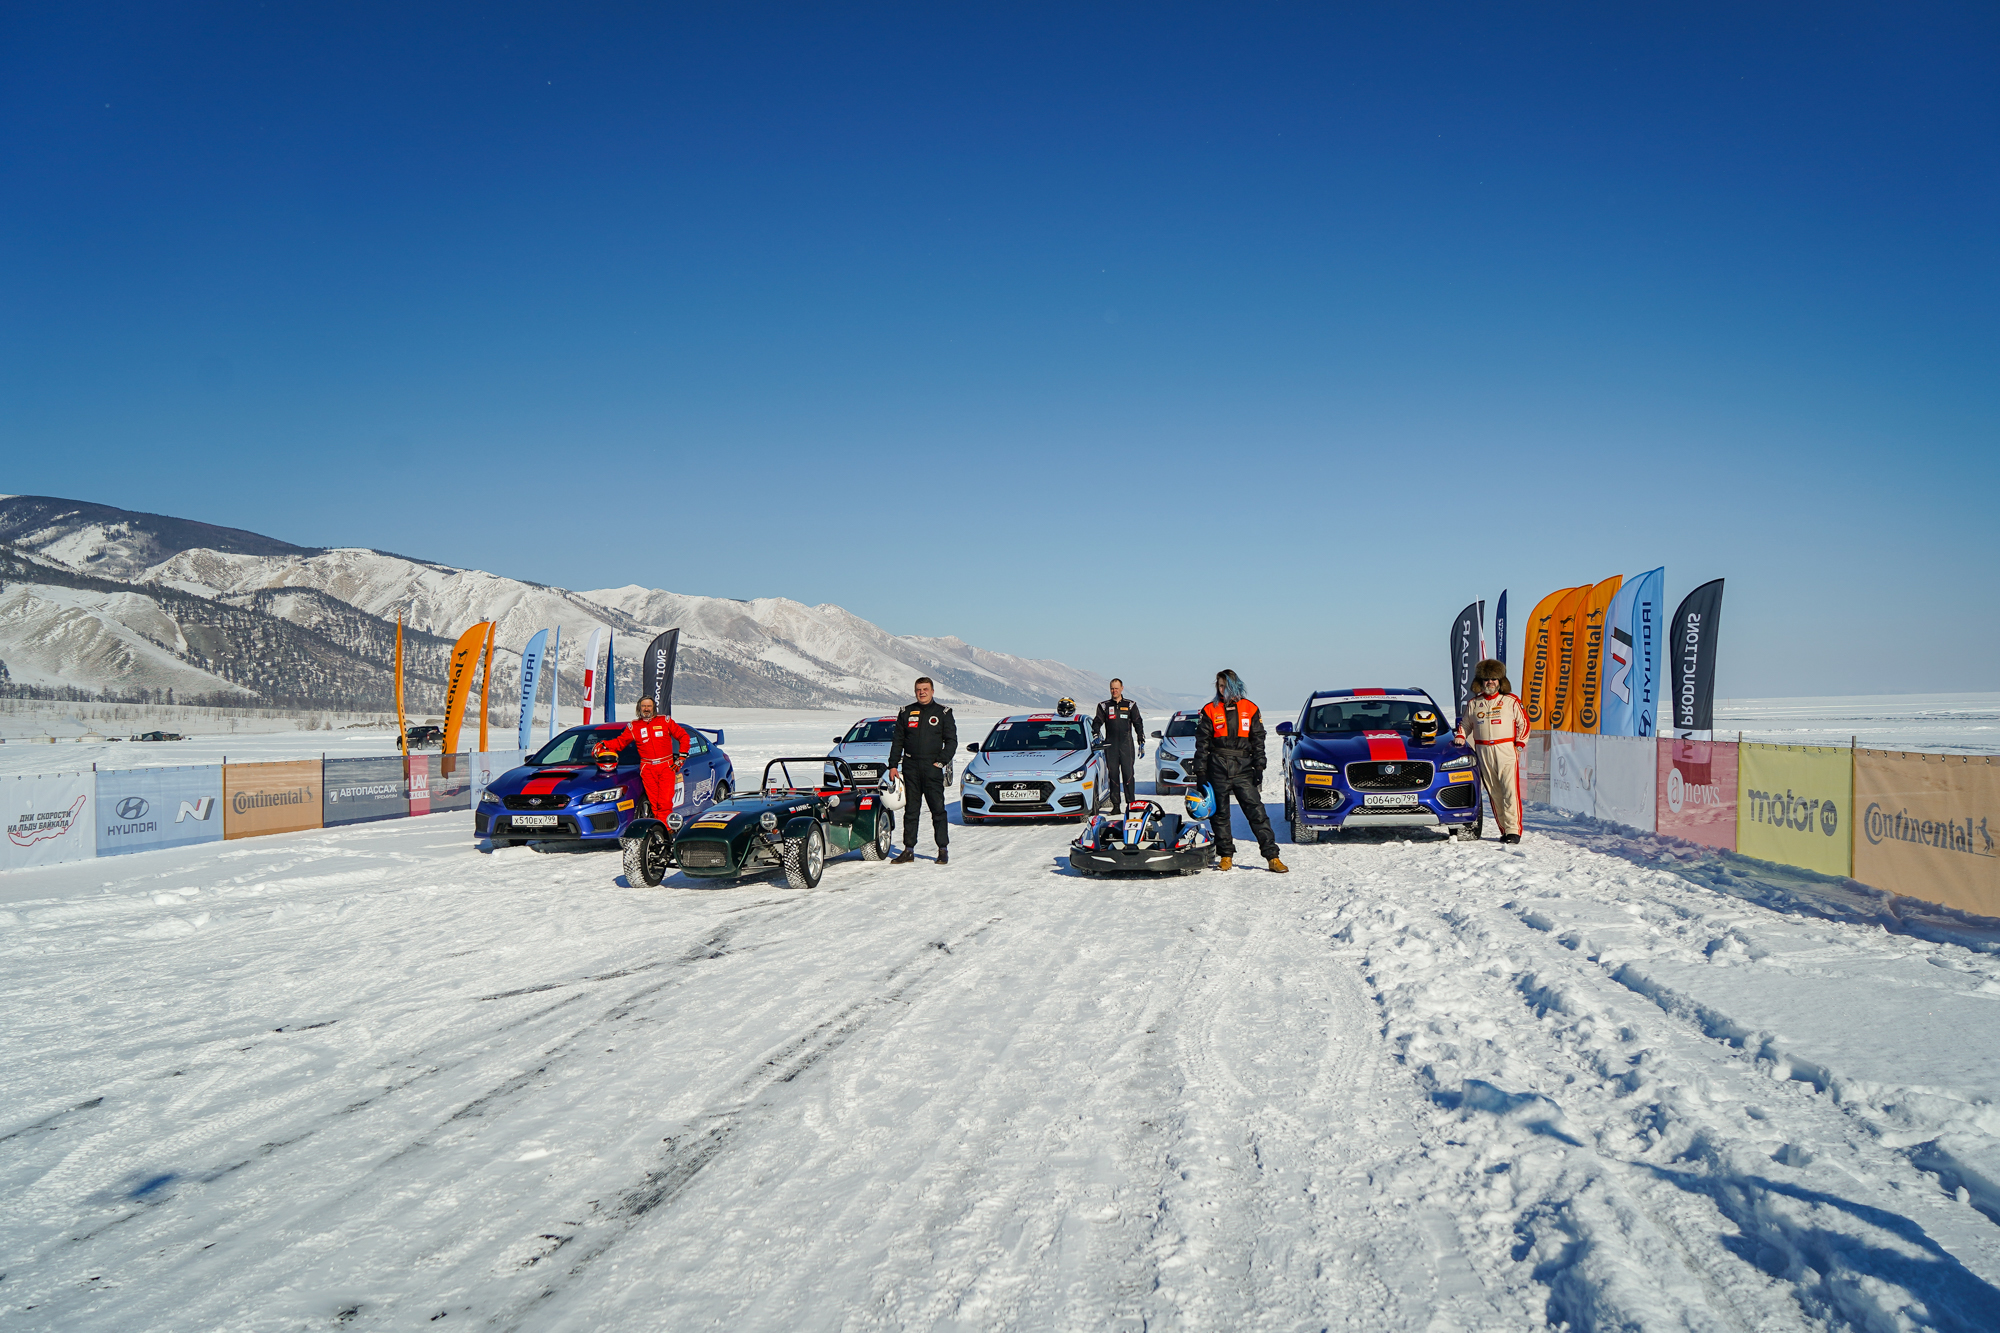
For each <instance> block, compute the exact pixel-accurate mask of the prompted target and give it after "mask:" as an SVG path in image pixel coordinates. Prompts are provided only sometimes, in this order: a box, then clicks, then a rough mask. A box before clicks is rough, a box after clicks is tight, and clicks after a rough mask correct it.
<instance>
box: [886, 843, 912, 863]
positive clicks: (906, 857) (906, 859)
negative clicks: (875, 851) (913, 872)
mask: <svg viewBox="0 0 2000 1333" xmlns="http://www.w3.org/2000/svg"><path fill="white" fill-rule="evenodd" d="M916 859H917V849H916V848H914V847H905V848H904V849H903V854H902V855H901V856H899V857H897V858H896V859H895V860H893V861H891V862H889V864H890V865H892V866H906V865H908V864H909V863H910V862H912V861H914V860H916Z"/></svg>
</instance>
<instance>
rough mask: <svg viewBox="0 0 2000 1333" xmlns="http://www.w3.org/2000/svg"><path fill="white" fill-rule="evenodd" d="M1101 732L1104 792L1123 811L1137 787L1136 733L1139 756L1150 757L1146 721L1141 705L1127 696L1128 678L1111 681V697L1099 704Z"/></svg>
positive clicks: (1099, 733)
mask: <svg viewBox="0 0 2000 1333" xmlns="http://www.w3.org/2000/svg"><path fill="white" fill-rule="evenodd" d="M1097 735H1098V738H1099V739H1100V740H1102V741H1103V742H1104V794H1105V795H1106V796H1108V797H1110V798H1111V800H1112V802H1113V803H1114V804H1115V805H1116V807H1117V808H1118V809H1119V810H1120V811H1123V810H1124V809H1125V807H1126V806H1128V805H1130V804H1132V796H1133V793H1134V791H1135V790H1136V787H1135V784H1134V783H1133V781H1132V742H1133V740H1134V738H1135V737H1136V738H1137V740H1138V746H1139V757H1140V758H1141V759H1143V758H1145V757H1146V721H1145V719H1144V718H1142V717H1140V716H1139V705H1137V704H1135V703H1133V702H1132V701H1131V700H1130V699H1127V698H1126V697H1125V682H1124V681H1122V680H1116V679H1114V680H1113V681H1112V682H1111V697H1110V698H1109V699H1106V700H1105V701H1104V702H1103V703H1100V704H1099V705H1097Z"/></svg>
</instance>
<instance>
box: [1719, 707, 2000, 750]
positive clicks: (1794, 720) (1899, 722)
mask: <svg viewBox="0 0 2000 1333" xmlns="http://www.w3.org/2000/svg"><path fill="white" fill-rule="evenodd" d="M1739 730H1740V731H1742V733H1743V739H1744V740H1746V741H1764V742H1767V743H1769V744H1773V745H1846V744H1847V743H1848V741H1849V739H1850V738H1852V739H1854V740H1856V741H1858V742H1859V743H1860V744H1861V745H1862V746H1863V747H1864V748H1867V749H1871V750H1932V751H1942V752H1945V753H1949V754H1967V753H1969V754H1995V753H2000V693H1991V692H1989V693H1983V694H1981V693H1968V694H1853V695H1827V696H1822V697H1818V698H1803V699H1718V700H1716V702H1715V738H1716V739H1717V740H1731V739H1734V734H1735V733H1736V732H1737V731H1739Z"/></svg>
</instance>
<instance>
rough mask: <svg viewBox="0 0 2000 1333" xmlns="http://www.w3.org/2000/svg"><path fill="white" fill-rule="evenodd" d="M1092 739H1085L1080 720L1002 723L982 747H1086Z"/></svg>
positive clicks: (1075, 748)
mask: <svg viewBox="0 0 2000 1333" xmlns="http://www.w3.org/2000/svg"><path fill="white" fill-rule="evenodd" d="M1089 745H1090V742H1088V741H1086V740H1084V738H1083V723H1081V722H1002V723H1000V724H999V725H998V726H996V727H994V728H993V730H992V731H991V732H989V733H988V734H987V737H986V743H985V744H984V745H982V746H980V747H979V748H980V749H981V750H984V751H993V750H1083V749H1088V748H1089Z"/></svg>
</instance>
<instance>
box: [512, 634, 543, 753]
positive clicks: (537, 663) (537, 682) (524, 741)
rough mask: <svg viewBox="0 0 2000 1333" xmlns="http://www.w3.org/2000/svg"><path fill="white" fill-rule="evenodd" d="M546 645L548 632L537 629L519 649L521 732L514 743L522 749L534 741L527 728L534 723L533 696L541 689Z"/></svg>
mask: <svg viewBox="0 0 2000 1333" xmlns="http://www.w3.org/2000/svg"><path fill="white" fill-rule="evenodd" d="M548 646H549V632H548V631H547V630H545V629H538V630H536V631H535V636H534V637H533V638H531V639H529V640H528V646H527V647H526V648H523V649H522V650H521V734H520V736H519V737H518V738H517V739H516V741H515V744H516V746H518V747H519V748H520V749H523V750H525V749H528V748H529V747H531V746H532V745H534V743H535V741H534V738H533V737H532V736H530V735H529V734H528V730H529V728H531V727H533V726H534V725H535V696H536V695H537V694H538V693H540V690H541V684H542V657H543V655H544V654H545V653H546V652H547V650H548Z"/></svg>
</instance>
